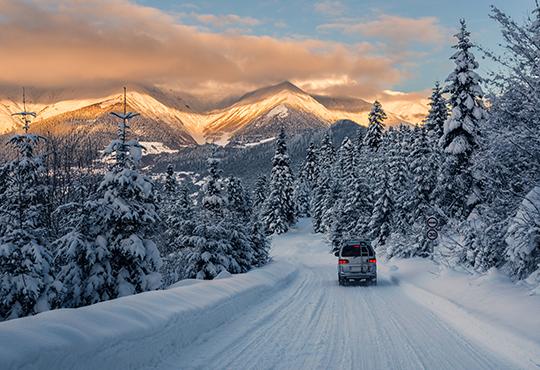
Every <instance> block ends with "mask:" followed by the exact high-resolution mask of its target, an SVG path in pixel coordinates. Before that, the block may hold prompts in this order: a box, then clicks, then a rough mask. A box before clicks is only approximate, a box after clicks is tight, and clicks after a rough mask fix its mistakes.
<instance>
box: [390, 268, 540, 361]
mask: <svg viewBox="0 0 540 370" xmlns="http://www.w3.org/2000/svg"><path fill="white" fill-rule="evenodd" d="M381 269H382V270H383V271H384V274H385V275H387V276H388V277H389V279H390V280H391V281H393V282H394V283H395V284H399V285H400V287H401V288H402V290H403V292H405V293H406V294H407V295H409V296H410V297H411V298H412V299H414V300H415V301H417V302H418V303H420V304H422V305H424V306H425V307H427V308H429V309H430V310H431V311H433V312H434V313H435V314H436V315H438V316H439V317H441V318H442V319H443V320H445V321H446V322H448V323H449V324H450V325H451V326H453V327H454V328H455V329H457V330H458V331H459V332H460V333H462V334H464V335H466V336H467V337H469V338H471V339H473V340H475V341H476V342H478V343H479V344H481V345H483V346H484V347H486V348H489V349H490V350H492V351H496V352H497V353H499V354H501V355H503V356H506V357H508V358H509V359H510V360H512V361H514V362H515V361H516V358H519V361H520V362H519V364H518V365H519V366H520V367H521V368H535V367H536V366H539V364H540V315H538V313H539V312H540V296H538V295H531V294H530V291H529V289H528V288H527V287H525V286H517V285H516V284H514V283H513V282H512V281H510V279H509V278H508V277H507V276H506V275H504V274H502V273H501V272H499V271H497V270H496V269H492V270H490V271H489V272H488V273H487V274H484V275H470V274H467V273H461V272H457V271H455V270H451V269H447V268H444V267H442V266H439V265H436V264H434V263H433V262H432V261H429V260H424V259H409V260H391V261H390V262H389V263H387V264H384V265H381ZM516 354H519V356H516Z"/></svg>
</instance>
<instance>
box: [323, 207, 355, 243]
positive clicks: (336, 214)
mask: <svg viewBox="0 0 540 370" xmlns="http://www.w3.org/2000/svg"><path fill="white" fill-rule="evenodd" d="M343 211H344V208H343V201H342V200H341V199H338V200H337V201H336V202H335V204H334V207H332V210H331V217H332V220H331V222H330V226H329V230H328V234H329V235H328V239H330V243H332V252H335V251H337V250H339V249H340V248H341V246H342V245H343V242H344V241H345V240H347V239H350V234H349V233H348V232H347V227H348V226H349V225H348V224H347V220H346V219H345V217H344V214H343Z"/></svg>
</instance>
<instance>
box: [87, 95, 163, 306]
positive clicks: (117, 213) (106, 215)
mask: <svg viewBox="0 0 540 370" xmlns="http://www.w3.org/2000/svg"><path fill="white" fill-rule="evenodd" d="M124 99H125V97H124ZM125 108H126V103H125V100H124V113H123V114H117V113H114V115H116V116H117V117H119V118H120V123H119V127H118V139H116V140H113V141H112V142H111V144H110V145H109V146H108V147H107V148H106V149H105V154H106V155H110V156H112V157H113V158H114V159H115V163H114V165H113V166H112V167H111V169H110V170H109V172H107V173H106V174H105V176H104V178H103V180H102V181H101V184H100V186H99V189H98V193H99V198H98V199H97V200H96V201H95V202H93V203H91V204H90V205H89V206H90V207H92V208H93V209H94V210H95V212H97V213H98V216H97V217H96V219H97V220H98V221H97V223H96V225H95V226H96V227H97V234H98V238H99V243H103V248H104V249H106V250H108V253H109V254H110V256H109V258H110V266H111V274H112V277H111V279H112V286H111V292H110V294H109V296H110V297H111V298H116V297H121V296H125V295H130V294H135V293H140V292H144V291H148V290H153V289H157V288H159V287H160V286H161V275H160V273H159V268H160V267H161V257H160V255H159V251H158V249H157V247H156V245H155V243H154V242H153V240H152V239H151V237H152V235H153V231H154V228H155V226H156V222H157V221H158V219H159V217H158V214H157V210H156V199H155V194H154V184H153V183H152V181H151V180H150V179H149V178H148V177H146V176H144V175H142V174H141V173H140V172H139V171H138V170H137V169H136V166H137V164H138V162H139V161H140V158H141V153H142V146H141V145H140V144H139V143H138V142H137V141H136V140H130V141H127V131H128V129H129V125H128V121H129V119H131V118H133V117H135V116H136V114H135V113H126V112H125Z"/></svg>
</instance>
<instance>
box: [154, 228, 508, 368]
mask: <svg viewBox="0 0 540 370" xmlns="http://www.w3.org/2000/svg"><path fill="white" fill-rule="evenodd" d="M273 244H274V251H273V253H274V256H275V259H276V260H278V261H279V260H283V259H285V260H287V261H289V262H293V263H294V264H296V265H297V266H298V267H299V273H298V275H297V277H296V278H295V279H294V280H293V281H292V283H290V284H289V285H287V286H286V287H285V288H283V289H282V290H281V291H279V292H278V293H277V294H274V295H272V296H269V297H267V299H265V300H264V301H262V302H260V303H258V304H256V305H253V306H251V307H247V308H246V309H245V311H243V312H241V313H239V314H238V315H237V316H236V317H235V318H234V319H232V320H231V321H229V322H227V323H225V324H223V325H221V326H220V327H218V328H216V329H215V330H212V331H211V332H208V333H206V334H204V335H202V336H201V337H199V338H198V339H197V341H196V342H194V343H193V344H192V345H190V346H188V347H187V348H183V349H182V350H181V351H178V352H177V353H175V354H173V355H172V356H170V357H168V358H164V359H163V361H162V362H160V364H159V365H158V367H159V368H167V369H452V370H455V369H512V368H518V366H517V365H515V364H513V363H509V362H508V361H507V360H505V359H504V358H503V357H502V356H499V355H498V354H497V353H493V352H492V351H490V350H489V349H487V348H483V346H482V345H481V344H479V343H473V342H471V341H470V340H468V339H467V338H465V337H464V336H462V335H460V334H459V333H458V332H456V331H455V330H453V329H452V328H451V327H450V326H449V325H448V324H446V323H445V322H443V321H442V320H441V319H440V318H439V317H437V316H436V315H435V314H434V313H432V312H431V311H429V310H428V309H427V308H424V307H423V306H420V305H419V304H417V303H416V302H415V301H413V300H412V299H411V298H409V297H408V296H407V295H405V294H404V293H403V292H402V290H401V289H400V286H399V285H398V284H397V283H395V282H392V279H389V278H388V277H385V275H384V273H380V275H379V285H378V286H376V287H363V286H356V287H340V286H338V284H337V281H336V267H335V263H336V261H335V258H334V257H333V256H332V255H331V254H329V253H328V247H327V245H325V244H324V242H323V241H322V239H321V236H320V235H313V234H311V233H310V232H309V225H308V224H307V223H303V224H301V225H300V226H299V229H298V230H296V231H293V232H291V233H289V234H287V235H286V236H284V237H278V238H277V239H276V240H274V243H273Z"/></svg>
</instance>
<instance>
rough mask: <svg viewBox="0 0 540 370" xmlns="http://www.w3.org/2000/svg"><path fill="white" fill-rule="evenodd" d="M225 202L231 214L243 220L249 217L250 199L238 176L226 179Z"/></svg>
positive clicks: (250, 210)
mask: <svg viewBox="0 0 540 370" xmlns="http://www.w3.org/2000/svg"><path fill="white" fill-rule="evenodd" d="M226 190H227V204H228V208H229V210H230V211H231V212H233V214H235V215H236V216H238V217H240V218H241V219H242V220H243V221H246V220H249V219H250V217H251V212H252V209H251V199H250V197H249V194H248V193H247V192H246V190H245V189H244V186H243V185H242V181H241V180H240V179H239V178H238V177H234V176H233V177H230V178H229V179H228V181H227V188H226Z"/></svg>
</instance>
